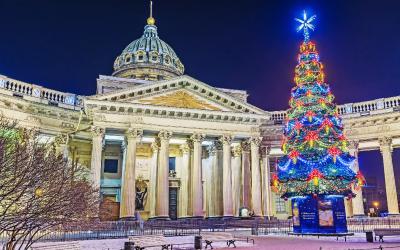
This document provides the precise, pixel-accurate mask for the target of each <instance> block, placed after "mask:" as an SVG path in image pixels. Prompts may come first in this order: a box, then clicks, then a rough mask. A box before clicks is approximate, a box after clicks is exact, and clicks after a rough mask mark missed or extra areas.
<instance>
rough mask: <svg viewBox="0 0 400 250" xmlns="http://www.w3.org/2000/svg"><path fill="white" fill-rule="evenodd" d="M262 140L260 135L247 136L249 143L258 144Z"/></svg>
mask: <svg viewBox="0 0 400 250" xmlns="http://www.w3.org/2000/svg"><path fill="white" fill-rule="evenodd" d="M261 141H262V137H258V136H252V137H250V138H249V142H250V145H255V146H257V147H258V146H260V145H261Z"/></svg>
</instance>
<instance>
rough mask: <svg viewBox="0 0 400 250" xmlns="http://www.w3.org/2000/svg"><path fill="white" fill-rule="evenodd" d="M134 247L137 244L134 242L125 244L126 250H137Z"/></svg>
mask: <svg viewBox="0 0 400 250" xmlns="http://www.w3.org/2000/svg"><path fill="white" fill-rule="evenodd" d="M134 245H135V242H132V241H128V242H125V245H124V250H135V247H134Z"/></svg>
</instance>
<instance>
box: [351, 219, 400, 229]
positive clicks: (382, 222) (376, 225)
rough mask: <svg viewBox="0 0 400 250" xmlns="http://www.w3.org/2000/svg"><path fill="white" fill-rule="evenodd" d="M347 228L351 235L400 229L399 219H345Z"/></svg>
mask: <svg viewBox="0 0 400 250" xmlns="http://www.w3.org/2000/svg"><path fill="white" fill-rule="evenodd" d="M347 228H348V230H349V231H350V232H353V233H364V232H371V231H374V229H382V228H396V229H400V218H389V217H386V218H350V219H347Z"/></svg>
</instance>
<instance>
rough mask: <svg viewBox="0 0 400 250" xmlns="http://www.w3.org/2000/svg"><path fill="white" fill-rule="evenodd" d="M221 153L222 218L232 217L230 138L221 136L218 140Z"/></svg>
mask: <svg viewBox="0 0 400 250" xmlns="http://www.w3.org/2000/svg"><path fill="white" fill-rule="evenodd" d="M220 141H221V142H222V151H223V167H222V168H223V173H222V196H223V216H224V217H232V216H233V206H232V168H231V142H232V136H230V135H223V136H222V137H221V138H220Z"/></svg>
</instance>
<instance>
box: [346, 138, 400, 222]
mask: <svg viewBox="0 0 400 250" xmlns="http://www.w3.org/2000/svg"><path fill="white" fill-rule="evenodd" d="M378 141H379V150H380V152H381V155H382V160H383V171H384V177H385V190H386V199H387V206H388V213H389V215H398V214H399V204H398V199H397V190H396V179H395V174H394V168H393V159H392V152H393V146H392V138H390V137H381V138H379V140H378ZM358 152H359V141H358V140H353V141H350V144H349V153H350V154H351V155H352V156H354V157H355V158H356V161H355V163H354V165H353V170H354V171H356V172H358V171H359V164H358ZM353 192H354V193H355V194H356V197H355V198H353V199H352V200H351V202H349V201H347V202H346V213H347V216H365V213H364V203H363V195H362V190H361V189H358V190H353Z"/></svg>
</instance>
